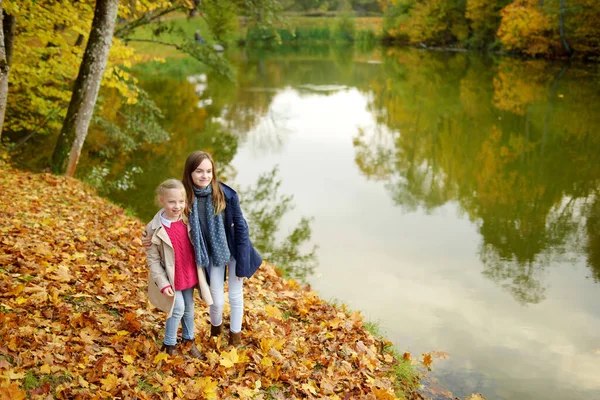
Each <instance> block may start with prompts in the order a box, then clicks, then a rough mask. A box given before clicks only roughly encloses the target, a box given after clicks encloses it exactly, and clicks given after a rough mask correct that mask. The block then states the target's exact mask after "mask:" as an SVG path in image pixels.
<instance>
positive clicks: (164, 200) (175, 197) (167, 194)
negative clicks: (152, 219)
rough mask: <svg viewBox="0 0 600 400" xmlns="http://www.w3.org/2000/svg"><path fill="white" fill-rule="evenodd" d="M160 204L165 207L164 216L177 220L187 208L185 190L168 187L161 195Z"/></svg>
mask: <svg viewBox="0 0 600 400" xmlns="http://www.w3.org/2000/svg"><path fill="white" fill-rule="evenodd" d="M160 205H161V206H162V207H163V208H164V209H165V212H164V213H163V217H165V218H166V219H168V220H170V221H177V220H179V218H181V213H183V210H185V190H182V189H167V190H165V191H164V193H163V194H162V196H160Z"/></svg>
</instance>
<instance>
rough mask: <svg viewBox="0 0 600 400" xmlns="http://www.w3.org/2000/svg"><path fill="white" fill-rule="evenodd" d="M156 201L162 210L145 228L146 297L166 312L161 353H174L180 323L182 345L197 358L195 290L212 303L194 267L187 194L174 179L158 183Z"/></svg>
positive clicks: (200, 270)
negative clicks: (187, 212) (147, 243)
mask: <svg viewBox="0 0 600 400" xmlns="http://www.w3.org/2000/svg"><path fill="white" fill-rule="evenodd" d="M156 194H157V202H158V203H159V204H160V205H161V206H162V209H161V210H160V211H159V212H158V213H157V214H156V215H155V216H154V218H153V219H152V221H151V222H150V223H149V224H148V225H147V226H146V231H145V232H144V236H146V237H150V238H151V245H150V247H147V248H146V259H147V262H148V267H149V269H150V271H149V274H148V298H149V300H150V303H151V304H152V305H154V306H155V307H157V308H159V309H161V310H162V311H165V312H166V313H167V321H166V324H165V338H164V341H163V350H166V352H167V354H169V355H173V354H175V348H176V345H177V329H178V328H179V323H180V322H181V328H182V338H183V342H184V343H191V349H190V354H191V355H192V356H194V357H200V356H201V354H200V351H199V350H198V348H197V347H196V345H195V344H194V296H193V295H194V288H198V290H199V291H200V295H201V297H202V299H204V301H205V303H206V304H207V305H212V304H213V300H212V297H211V294H210V289H209V287H208V283H207V281H206V275H205V272H204V268H202V266H199V265H196V262H195V257H194V248H193V247H192V243H191V242H190V236H189V235H190V226H189V224H188V222H187V220H186V218H185V213H184V211H185V209H186V194H185V188H184V186H183V184H182V183H181V182H180V181H178V180H176V179H168V180H166V181H164V182H163V183H161V184H160V185H159V186H158V188H157V190H156Z"/></svg>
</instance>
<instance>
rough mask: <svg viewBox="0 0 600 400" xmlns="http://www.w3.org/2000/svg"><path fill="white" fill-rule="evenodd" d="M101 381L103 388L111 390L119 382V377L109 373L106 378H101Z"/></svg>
mask: <svg viewBox="0 0 600 400" xmlns="http://www.w3.org/2000/svg"><path fill="white" fill-rule="evenodd" d="M100 382H102V389H104V390H106V391H107V392H110V391H111V390H113V389H114V388H116V387H117V385H118V384H119V378H117V376H116V375H114V374H108V376H107V377H106V378H104V379H100Z"/></svg>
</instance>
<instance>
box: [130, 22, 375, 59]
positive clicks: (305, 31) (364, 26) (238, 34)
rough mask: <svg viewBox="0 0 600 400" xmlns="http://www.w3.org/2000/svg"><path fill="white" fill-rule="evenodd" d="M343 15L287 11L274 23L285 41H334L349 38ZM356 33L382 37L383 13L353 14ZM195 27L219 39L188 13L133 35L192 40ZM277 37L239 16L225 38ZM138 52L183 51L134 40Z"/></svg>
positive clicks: (360, 39) (360, 38)
mask: <svg viewBox="0 0 600 400" xmlns="http://www.w3.org/2000/svg"><path fill="white" fill-rule="evenodd" d="M339 18H340V16H339V15H338V14H329V15H325V16H315V17H308V16H302V15H295V14H291V15H287V16H285V17H284V18H283V22H282V23H281V24H279V25H277V26H276V27H275V29H276V31H277V33H278V34H279V36H280V38H281V40H282V42H283V43H288V44H289V43H311V42H313V43H334V42H345V41H346V42H347V38H345V37H344V35H343V34H342V32H340V29H339V24H340V20H339ZM350 20H351V23H352V25H353V28H352V30H353V36H354V40H355V41H357V42H372V41H377V40H379V38H380V36H381V32H382V21H383V18H382V17H353V18H351V19H350ZM196 30H198V31H200V33H201V35H202V37H203V38H204V39H205V40H206V43H207V44H209V45H210V44H213V43H215V42H216V40H215V39H214V38H212V37H211V35H210V33H209V30H208V28H207V24H206V21H205V20H204V19H202V18H201V17H194V18H187V16H185V15H174V16H173V17H172V18H169V19H168V20H166V21H163V22H161V23H156V24H151V25H148V26H144V27H142V28H139V29H138V30H136V32H135V34H134V35H133V37H134V39H141V40H159V41H161V42H164V43H181V42H182V41H183V40H192V39H193V38H194V33H195V32H196ZM274 37H275V35H274V32H273V31H267V32H263V31H257V30H255V29H254V28H252V27H251V26H249V25H245V24H244V22H243V19H242V18H240V20H239V25H238V28H237V30H236V31H235V32H234V33H232V34H231V35H229V36H228V37H227V38H226V41H228V42H230V43H236V42H243V43H253V44H259V43H260V42H263V43H270V42H271V41H272V39H273V38H274ZM130 44H131V45H132V46H133V47H135V48H136V49H137V50H138V52H139V53H141V54H143V55H145V56H147V57H164V58H168V57H178V56H181V53H180V52H178V51H177V50H176V49H175V48H174V47H171V46H167V45H161V44H157V43H150V42H138V41H131V42H130Z"/></svg>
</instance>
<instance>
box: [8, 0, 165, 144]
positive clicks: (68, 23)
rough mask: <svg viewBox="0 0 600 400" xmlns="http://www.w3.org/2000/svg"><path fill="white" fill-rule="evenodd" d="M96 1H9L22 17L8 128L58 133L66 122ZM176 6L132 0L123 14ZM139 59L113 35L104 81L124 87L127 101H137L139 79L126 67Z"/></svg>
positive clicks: (11, 11) (18, 25)
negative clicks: (137, 80)
mask: <svg viewBox="0 0 600 400" xmlns="http://www.w3.org/2000/svg"><path fill="white" fill-rule="evenodd" d="M94 4H95V2H94V1H92V0H85V1H77V2H72V1H55V2H40V1H35V0H6V1H5V2H3V7H4V10H5V11H6V12H7V13H9V14H11V15H13V16H14V17H15V19H16V21H17V23H16V31H15V43H14V48H15V49H16V50H17V51H15V52H14V54H13V60H12V68H11V73H10V75H9V85H10V95H9V96H8V102H7V120H6V122H5V125H4V129H5V130H7V131H11V132H23V133H25V132H31V131H39V132H46V133H49V132H56V131H57V130H59V129H60V128H61V126H62V121H63V119H64V116H65V113H66V110H67V106H68V103H69V101H70V99H71V93H72V88H73V83H74V81H75V78H76V77H77V73H78V71H79V66H80V64H81V60H82V58H83V52H84V50H85V39H86V38H87V36H88V35H89V32H90V28H91V22H92V18H93V15H94ZM169 5H171V2H169V1H164V0H163V1H150V0H143V1H136V2H126V3H123V4H122V5H121V7H120V16H121V17H122V18H124V17H125V16H130V17H131V18H134V17H136V16H139V15H141V13H143V12H147V11H149V10H154V9H157V8H159V7H167V6H169ZM138 60H139V57H138V56H136V55H135V54H134V50H133V49H132V48H131V47H128V46H126V45H125V44H124V43H122V42H121V41H119V40H118V39H113V45H112V48H111V51H110V55H109V61H108V64H107V67H106V70H105V74H104V77H103V81H102V85H103V86H104V87H111V88H115V89H117V90H118V92H119V94H120V95H121V96H123V98H125V99H126V102H127V103H129V104H133V103H135V102H136V101H137V98H138V90H137V87H136V80H135V79H134V78H133V77H132V76H131V75H130V74H129V73H127V72H126V71H125V70H124V69H123V68H122V66H124V67H129V66H131V64H132V63H133V62H136V61H138Z"/></svg>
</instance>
